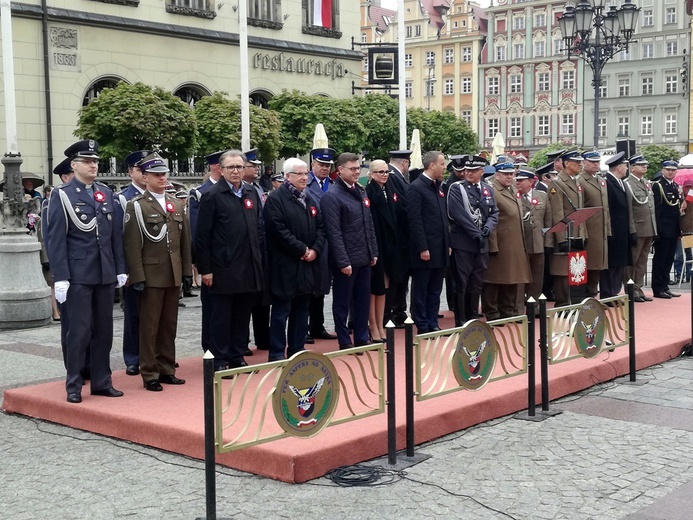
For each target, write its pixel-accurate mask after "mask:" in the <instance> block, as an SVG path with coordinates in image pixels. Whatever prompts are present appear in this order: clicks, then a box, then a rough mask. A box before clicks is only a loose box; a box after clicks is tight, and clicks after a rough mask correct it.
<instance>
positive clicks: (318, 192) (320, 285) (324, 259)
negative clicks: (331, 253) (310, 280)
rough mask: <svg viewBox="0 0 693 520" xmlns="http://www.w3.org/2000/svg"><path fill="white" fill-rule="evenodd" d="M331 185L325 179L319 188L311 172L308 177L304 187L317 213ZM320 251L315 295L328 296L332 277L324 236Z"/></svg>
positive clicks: (331, 182) (329, 180)
mask: <svg viewBox="0 0 693 520" xmlns="http://www.w3.org/2000/svg"><path fill="white" fill-rule="evenodd" d="M332 184H334V181H332V180H331V179H330V178H329V177H326V178H325V184H323V186H322V187H320V183H319V182H318V179H317V178H316V177H315V175H313V173H312V172H311V173H310V174H309V175H308V185H307V186H306V189H307V190H308V193H309V194H310V196H311V197H312V198H313V201H314V202H315V205H316V207H317V208H318V211H320V201H321V200H322V197H323V195H325V193H326V192H327V190H329V189H330V186H332ZM321 218H322V216H321ZM324 225H325V222H324V219H323V227H324ZM321 251H322V254H321V255H320V256H319V257H318V259H317V260H316V261H317V262H318V263H319V266H320V277H319V279H318V280H317V283H316V286H315V293H316V294H329V292H330V287H331V285H332V276H331V273H330V266H329V264H328V254H327V237H326V235H324V236H323V244H322V246H321Z"/></svg>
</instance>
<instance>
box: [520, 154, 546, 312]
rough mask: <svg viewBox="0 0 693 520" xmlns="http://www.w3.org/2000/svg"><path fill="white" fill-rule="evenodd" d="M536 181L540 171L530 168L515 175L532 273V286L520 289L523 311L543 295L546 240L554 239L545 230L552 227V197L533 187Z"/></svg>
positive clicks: (525, 168)
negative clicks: (545, 234)
mask: <svg viewBox="0 0 693 520" xmlns="http://www.w3.org/2000/svg"><path fill="white" fill-rule="evenodd" d="M535 179H536V172H535V170H533V169H532V168H530V167H529V166H521V167H520V168H519V169H518V171H517V173H516V174H515V185H516V186H517V191H518V192H519V193H520V202H521V203H522V224H523V229H524V234H525V249H526V251H527V260H528V262H529V269H530V274H531V281H530V283H528V284H525V287H524V291H522V290H520V293H521V294H520V296H521V297H522V299H521V301H520V302H519V304H518V308H522V306H523V305H524V304H525V302H526V301H527V299H528V298H529V297H530V296H531V297H532V298H534V299H535V300H537V299H538V298H539V296H540V295H541V287H542V283H543V281H544V258H545V255H544V247H545V245H546V244H547V241H546V239H547V238H548V239H552V237H551V236H550V235H549V236H548V237H545V236H544V230H546V229H548V228H550V227H551V208H550V207H549V198H548V195H547V194H546V193H545V192H543V191H539V190H537V189H533V188H532V185H533V184H534V180H535ZM549 243H550V242H549Z"/></svg>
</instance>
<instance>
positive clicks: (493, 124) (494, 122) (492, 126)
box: [486, 119, 500, 139]
mask: <svg viewBox="0 0 693 520" xmlns="http://www.w3.org/2000/svg"><path fill="white" fill-rule="evenodd" d="M499 128H500V123H499V121H498V119H489V120H488V123H486V137H487V138H488V139H493V138H494V137H496V134H497V133H498V131H499Z"/></svg>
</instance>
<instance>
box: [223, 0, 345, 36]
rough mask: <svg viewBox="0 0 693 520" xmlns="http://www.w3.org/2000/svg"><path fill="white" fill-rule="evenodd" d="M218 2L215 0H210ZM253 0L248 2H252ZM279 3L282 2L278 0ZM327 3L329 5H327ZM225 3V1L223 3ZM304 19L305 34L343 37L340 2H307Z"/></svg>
mask: <svg viewBox="0 0 693 520" xmlns="http://www.w3.org/2000/svg"><path fill="white" fill-rule="evenodd" d="M210 1H211V2H213V3H216V2H215V1H214V0H210ZM250 3H251V2H248V4H250ZM277 3H278V4H281V2H280V1H279V0H277ZM326 4H327V5H326ZM222 5H223V3H222ZM304 5H305V6H306V9H305V11H304V12H305V13H306V15H305V16H306V18H305V19H304V27H303V32H304V34H314V35H317V36H328V37H331V38H341V37H342V33H341V32H339V30H338V29H339V2H306V3H304Z"/></svg>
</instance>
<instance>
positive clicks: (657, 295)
mask: <svg viewBox="0 0 693 520" xmlns="http://www.w3.org/2000/svg"><path fill="white" fill-rule="evenodd" d="M653 296H654V297H655V298H662V299H663V300H671V295H670V294H669V293H668V292H656V293H654V294H653Z"/></svg>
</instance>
